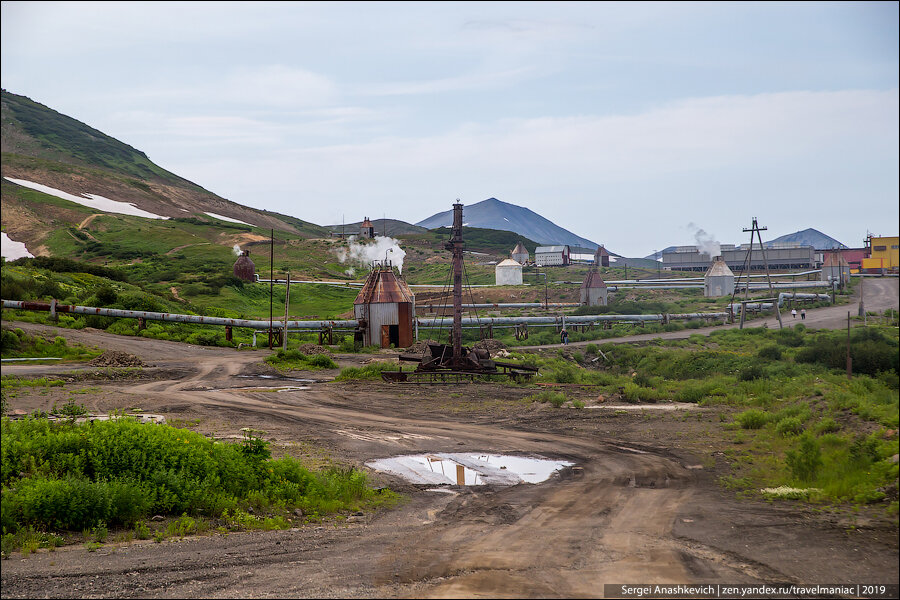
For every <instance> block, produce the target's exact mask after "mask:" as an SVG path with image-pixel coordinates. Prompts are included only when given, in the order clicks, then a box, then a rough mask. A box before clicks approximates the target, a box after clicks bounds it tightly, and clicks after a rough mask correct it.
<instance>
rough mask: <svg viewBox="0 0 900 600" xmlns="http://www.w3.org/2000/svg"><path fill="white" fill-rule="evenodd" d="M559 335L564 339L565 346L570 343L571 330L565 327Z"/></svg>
mask: <svg viewBox="0 0 900 600" xmlns="http://www.w3.org/2000/svg"><path fill="white" fill-rule="evenodd" d="M559 337H560V339H561V340H562V343H563V345H564V346H568V345H569V332H568V331H566V330H565V329H563V330H562V331H560V332H559Z"/></svg>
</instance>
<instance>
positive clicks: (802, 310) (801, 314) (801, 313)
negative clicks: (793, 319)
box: [800, 308, 806, 321]
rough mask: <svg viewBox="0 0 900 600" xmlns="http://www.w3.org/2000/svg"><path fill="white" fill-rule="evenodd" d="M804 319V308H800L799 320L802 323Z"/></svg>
mask: <svg viewBox="0 0 900 600" xmlns="http://www.w3.org/2000/svg"><path fill="white" fill-rule="evenodd" d="M805 319H806V309H805V308H801V309H800V320H801V321H803V320H805Z"/></svg>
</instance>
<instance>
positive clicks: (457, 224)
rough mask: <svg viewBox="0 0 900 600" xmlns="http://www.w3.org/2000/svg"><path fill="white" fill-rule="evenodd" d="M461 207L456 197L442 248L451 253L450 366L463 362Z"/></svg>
mask: <svg viewBox="0 0 900 600" xmlns="http://www.w3.org/2000/svg"><path fill="white" fill-rule="evenodd" d="M462 209H463V205H462V203H461V202H460V201H459V198H457V199H456V203H455V204H454V205H453V227H452V228H451V230H450V239H449V240H448V241H447V243H446V244H444V248H445V249H446V250H449V251H450V252H451V253H452V259H451V264H452V268H453V330H452V331H451V334H450V344H451V345H452V347H453V359H452V366H453V367H459V366H461V365H462V364H463V355H462V279H463V248H464V247H465V243H464V242H463V236H462V223H463V220H462Z"/></svg>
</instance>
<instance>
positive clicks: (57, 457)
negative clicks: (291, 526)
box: [2, 418, 378, 535]
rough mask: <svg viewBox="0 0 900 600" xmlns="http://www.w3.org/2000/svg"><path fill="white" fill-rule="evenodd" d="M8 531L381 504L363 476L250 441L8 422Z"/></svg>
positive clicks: (127, 422)
mask: <svg viewBox="0 0 900 600" xmlns="http://www.w3.org/2000/svg"><path fill="white" fill-rule="evenodd" d="M2 434H3V435H2V484H3V489H2V527H3V532H4V535H13V534H15V533H16V532H18V531H19V530H21V529H22V528H28V527H32V528H36V529H38V530H43V531H66V530H68V531H81V530H84V529H89V528H92V527H97V526H106V525H107V524H108V525H120V526H131V525H134V524H136V523H138V522H139V521H141V520H142V519H145V518H147V517H148V516H151V515H157V514H159V515H173V516H177V515H181V514H185V515H191V516H198V517H220V516H221V515H222V514H223V512H224V511H232V512H233V511H235V510H244V509H248V508H254V509H260V510H263V511H266V510H269V511H276V512H277V511H279V510H287V509H289V508H300V509H301V510H302V511H303V512H304V514H306V515H308V516H310V518H317V517H318V516H320V515H325V514H328V513H334V512H339V511H350V510H358V509H359V508H360V507H363V506H365V505H367V504H370V503H372V502H375V501H376V500H377V499H378V498H377V497H376V492H374V491H373V490H371V489H370V488H368V487H367V484H366V476H365V474H364V473H362V472H359V471H356V470H354V469H340V468H330V469H326V470H324V471H319V472H313V471H309V470H307V469H306V468H304V467H303V466H302V464H301V463H299V462H298V461H297V460H295V459H293V458H291V457H284V458H280V459H277V460H275V459H272V458H270V454H269V451H268V444H267V443H266V442H265V441H263V440H261V439H259V438H256V437H252V436H248V437H247V439H245V441H244V443H241V444H224V443H220V442H216V441H213V440H210V439H207V438H205V437H203V436H202V435H200V434H197V433H194V432H191V431H188V430H184V429H177V428H174V427H169V426H166V425H143V424H140V423H138V422H136V421H134V420H131V419H127V418H121V419H118V420H112V421H105V422H99V421H98V422H93V423H86V424H80V425H79V424H74V423H71V422H50V421H48V420H46V419H39V418H26V419H23V420H19V421H12V420H10V419H8V418H4V419H3V421H2Z"/></svg>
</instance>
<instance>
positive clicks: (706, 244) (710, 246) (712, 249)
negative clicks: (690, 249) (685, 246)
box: [688, 223, 722, 258]
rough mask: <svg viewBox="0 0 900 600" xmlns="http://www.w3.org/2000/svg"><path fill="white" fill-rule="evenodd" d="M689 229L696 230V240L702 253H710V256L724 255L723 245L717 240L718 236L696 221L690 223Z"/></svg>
mask: <svg viewBox="0 0 900 600" xmlns="http://www.w3.org/2000/svg"><path fill="white" fill-rule="evenodd" d="M688 229H690V230H691V231H693V232H694V240H695V241H696V242H697V249H698V250H699V251H700V254H708V255H709V257H710V258H715V257H717V256H722V245H721V244H720V243H719V242H718V241H716V238H715V237H713V236H711V235H710V234H708V233H706V232H705V231H704V230H702V229H700V228H699V227H698V226H697V225H695V224H694V223H688Z"/></svg>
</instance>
